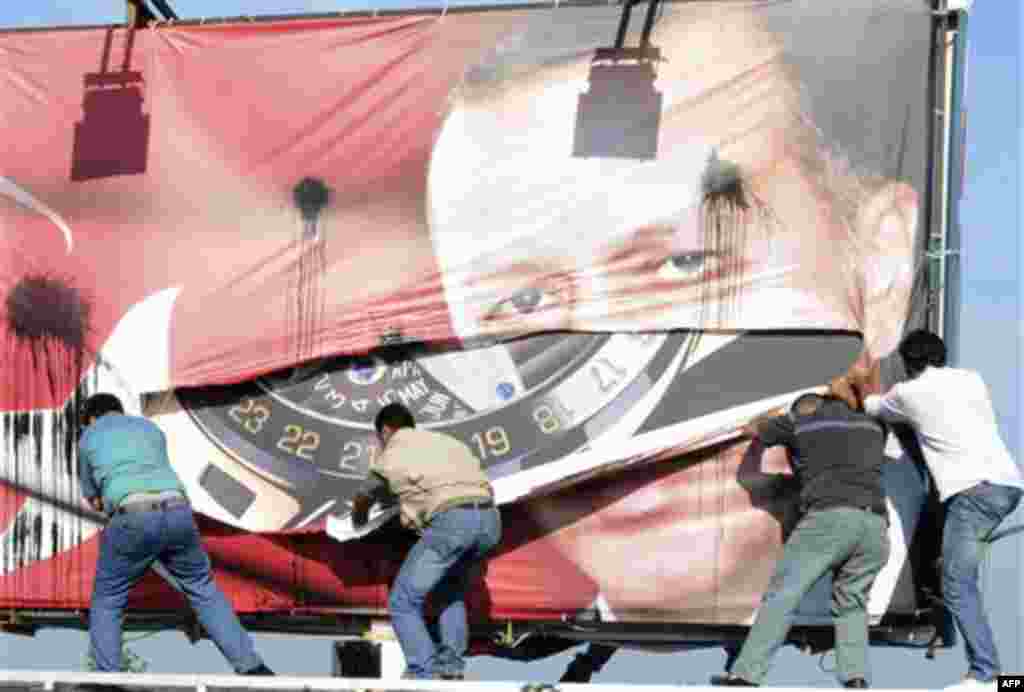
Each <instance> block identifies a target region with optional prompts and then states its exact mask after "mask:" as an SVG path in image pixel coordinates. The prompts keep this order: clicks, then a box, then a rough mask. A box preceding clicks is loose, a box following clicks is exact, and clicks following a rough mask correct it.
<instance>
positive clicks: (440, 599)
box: [352, 403, 501, 680]
mask: <svg viewBox="0 0 1024 692" xmlns="http://www.w3.org/2000/svg"><path fill="white" fill-rule="evenodd" d="M374 424H375V426H376V428H377V436H378V437H379V438H380V443H381V452H380V454H378V455H377V456H376V458H374V459H373V460H372V461H371V462H370V478H369V485H368V487H367V488H366V489H365V490H364V491H363V492H362V493H360V494H359V495H357V496H356V497H355V498H354V500H353V510H352V511H353V519H354V523H356V524H361V523H365V521H366V515H367V512H368V510H369V507H370V505H371V504H372V502H373V500H374V498H376V497H379V496H380V495H382V494H384V493H390V494H392V495H394V496H395V497H397V498H398V503H399V509H400V511H401V517H402V524H403V526H406V527H407V528H412V529H416V530H417V531H419V532H420V534H421V535H420V540H419V541H417V543H416V545H414V546H413V547H412V550H410V551H409V555H408V556H406V558H405V562H403V563H402V567H401V569H400V570H399V571H398V576H396V577H395V582H394V584H392V586H391V593H390V595H389V597H388V609H389V610H390V611H391V624H392V626H393V627H394V628H395V634H396V635H397V636H398V642H399V644H401V646H402V653H403V654H404V655H405V661H406V670H405V675H404V676H403V677H406V678H426V679H429V678H440V679H444V680H459V679H462V677H463V672H464V670H465V665H466V664H465V661H464V660H463V656H464V655H465V653H466V647H467V645H468V643H469V625H468V623H467V620H466V603H465V593H466V584H467V581H468V576H469V572H470V568H471V567H473V565H475V564H476V563H478V562H480V561H481V560H482V559H483V558H484V557H485V556H486V555H487V554H488V553H489V552H490V551H491V550H493V549H494V547H495V546H496V545H497V544H498V541H499V540H500V539H501V516H500V514H499V513H498V510H497V508H496V507H495V506H494V492H493V490H492V489H491V484H490V482H489V481H488V480H487V475H486V474H485V473H484V472H483V469H482V468H481V467H480V461H479V460H478V459H477V458H476V457H475V456H474V455H473V452H472V451H470V449H469V447H467V446H466V445H465V444H463V443H462V442H460V441H459V440H457V439H455V438H454V437H451V436H449V435H445V434H442V433H438V432H433V431H430V430H419V429H417V428H416V424H415V422H414V420H413V417H412V413H410V411H409V409H408V408H406V407H405V406H403V405H402V404H398V403H393V404H388V405H387V406H385V407H384V408H383V409H381V411H380V413H378V414H377V418H376V420H375V422H374ZM430 593H433V594H434V598H435V599H436V602H437V605H438V606H439V608H440V619H439V629H440V634H441V642H440V645H438V644H437V643H435V642H434V640H433V638H432V637H431V636H430V633H429V632H428V630H427V625H426V620H425V618H424V615H423V606H424V604H425V602H426V600H427V596H428V594H430Z"/></svg>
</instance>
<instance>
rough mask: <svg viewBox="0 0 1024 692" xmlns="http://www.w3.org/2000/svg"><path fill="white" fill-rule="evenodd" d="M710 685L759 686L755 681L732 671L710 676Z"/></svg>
mask: <svg viewBox="0 0 1024 692" xmlns="http://www.w3.org/2000/svg"><path fill="white" fill-rule="evenodd" d="M711 686H712V687H760V685H758V684H757V683H755V682H750V680H747V679H746V678H741V677H740V676H739V675H733V674H732V673H724V674H722V675H712V676H711Z"/></svg>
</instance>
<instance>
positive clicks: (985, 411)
mask: <svg viewBox="0 0 1024 692" xmlns="http://www.w3.org/2000/svg"><path fill="white" fill-rule="evenodd" d="M864 410H865V411H866V412H867V413H868V415H872V416H878V417H880V418H882V419H884V420H887V421H890V422H901V423H909V424H910V425H911V426H913V428H914V431H915V432H916V433H917V437H918V440H919V441H920V443H921V450H922V451H923V452H924V460H925V462H926V463H927V464H928V469H929V470H930V471H931V472H932V476H933V477H934V478H935V485H936V486H937V488H938V491H939V497H940V499H942V500H943V501H945V500H947V499H949V498H950V497H952V496H953V495H955V494H957V493H959V492H961V491H964V490H967V489H968V488H971V487H974V486H975V485H977V484H978V483H981V482H982V481H988V482H989V483H996V484H999V485H1009V486H1013V487H1016V488H1024V476H1022V474H1021V471H1020V469H1019V468H1017V465H1016V464H1015V463H1014V461H1013V458H1012V457H1011V456H1010V451H1009V450H1008V449H1007V448H1006V445H1005V444H1004V443H1003V440H1002V438H1001V437H1000V436H999V428H998V427H997V425H996V415H995V411H994V410H993V408H992V399H991V398H990V397H989V393H988V387H986V386H985V382H984V380H982V379H981V376H980V375H978V373H976V372H974V371H973V370H961V369H959V368H932V367H929V368H926V369H925V371H924V372H922V373H921V374H920V375H918V376H917V377H916V378H914V379H912V380H908V381H906V382H901V383H899V384H897V385H896V386H894V387H893V388H892V389H890V390H889V392H888V393H887V394H885V395H884V396H869V397H867V399H865V401H864Z"/></svg>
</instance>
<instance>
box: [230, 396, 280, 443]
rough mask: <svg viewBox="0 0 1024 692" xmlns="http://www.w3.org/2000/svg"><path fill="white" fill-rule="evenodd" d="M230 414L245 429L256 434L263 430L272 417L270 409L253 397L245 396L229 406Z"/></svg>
mask: <svg viewBox="0 0 1024 692" xmlns="http://www.w3.org/2000/svg"><path fill="white" fill-rule="evenodd" d="M228 415H229V416H231V419H232V420H234V421H235V422H236V423H238V424H239V425H240V426H241V427H242V429H243V430H245V431H246V432H249V433H252V434H253V435H255V434H257V433H259V432H261V431H262V430H263V424H264V423H266V422H267V420H268V419H269V418H270V409H269V408H267V407H266V405H264V404H262V403H258V402H256V401H255V400H253V399H249V398H245V399H242V400H241V401H239V402H238V403H237V404H235V405H234V406H232V407H231V408H229V409H228Z"/></svg>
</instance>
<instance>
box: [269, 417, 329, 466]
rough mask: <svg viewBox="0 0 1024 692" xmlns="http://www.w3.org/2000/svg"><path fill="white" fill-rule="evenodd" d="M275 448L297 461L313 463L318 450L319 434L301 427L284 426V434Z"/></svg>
mask: <svg viewBox="0 0 1024 692" xmlns="http://www.w3.org/2000/svg"><path fill="white" fill-rule="evenodd" d="M277 448H278V449H280V450H281V451H282V452H287V453H288V454H291V455H292V456H294V457H298V458H299V459H305V460H306V461H313V460H314V455H315V454H316V451H317V450H318V449H319V448H320V433H318V432H316V431H315V430H307V429H305V428H303V427H302V426H301V425H286V426H284V434H283V435H282V436H281V437H280V439H278V441H277Z"/></svg>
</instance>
